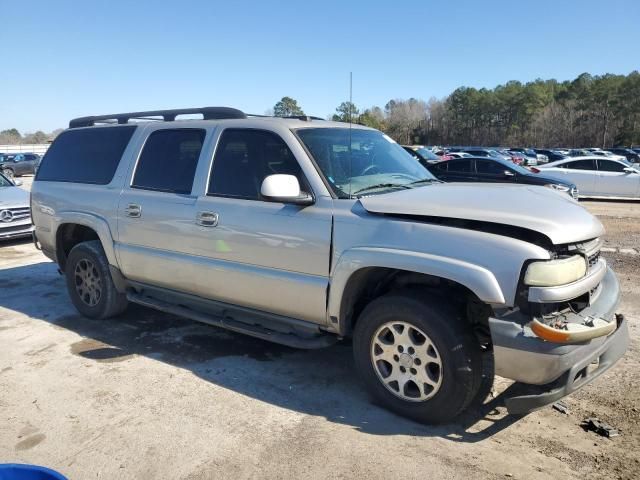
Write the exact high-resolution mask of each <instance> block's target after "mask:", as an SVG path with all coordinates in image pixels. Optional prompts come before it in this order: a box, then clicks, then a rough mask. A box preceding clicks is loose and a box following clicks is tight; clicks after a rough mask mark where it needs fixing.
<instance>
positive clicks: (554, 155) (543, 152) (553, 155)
mask: <svg viewBox="0 0 640 480" xmlns="http://www.w3.org/2000/svg"><path fill="white" fill-rule="evenodd" d="M533 151H534V152H536V153H539V154H541V155H546V156H547V158H548V159H549V162H555V161H557V160H563V159H565V158H567V156H566V155H563V154H561V153H558V152H555V151H553V150H549V149H546V148H534V149H533Z"/></svg>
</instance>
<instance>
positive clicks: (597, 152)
mask: <svg viewBox="0 0 640 480" xmlns="http://www.w3.org/2000/svg"><path fill="white" fill-rule="evenodd" d="M590 151H591V155H595V156H596V157H607V158H610V159H612V160H626V159H627V157H625V156H624V155H616V154H615V153H611V152H610V151H608V150H600V149H599V148H594V149H591V150H590Z"/></svg>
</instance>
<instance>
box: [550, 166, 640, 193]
mask: <svg viewBox="0 0 640 480" xmlns="http://www.w3.org/2000/svg"><path fill="white" fill-rule="evenodd" d="M538 169H539V170H540V172H542V173H544V174H545V176H550V177H555V178H558V179H561V180H564V181H565V182H570V183H575V184H576V185H577V187H578V191H579V192H580V197H595V198H597V197H603V198H640V168H638V167H635V166H633V165H631V164H630V163H629V162H627V161H626V160H617V159H612V158H608V157H607V158H604V157H599V156H588V157H587V156H585V157H569V158H565V159H563V160H558V161H556V162H551V163H548V164H546V165H541V166H539V167H538Z"/></svg>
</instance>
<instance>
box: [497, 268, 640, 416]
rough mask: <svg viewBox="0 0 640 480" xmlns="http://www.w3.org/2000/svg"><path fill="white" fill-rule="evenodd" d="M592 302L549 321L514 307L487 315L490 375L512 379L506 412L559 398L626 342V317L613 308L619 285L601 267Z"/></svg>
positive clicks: (598, 370)
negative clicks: (492, 363)
mask: <svg viewBox="0 0 640 480" xmlns="http://www.w3.org/2000/svg"><path fill="white" fill-rule="evenodd" d="M591 299H592V303H591V305H590V306H589V307H587V308H585V309H584V310H582V311H581V312H580V313H579V314H576V313H565V314H563V315H561V316H559V317H558V318H557V319H555V320H554V321H550V322H545V323H543V322H542V321H539V320H533V321H532V320H531V318H530V317H529V316H527V315H525V314H523V313H522V312H520V311H518V310H514V311H511V312H507V313H506V314H504V315H502V316H500V317H499V318H490V319H489V326H490V328H491V337H492V340H493V352H494V359H495V371H496V375H500V376H502V377H505V378H509V379H512V380H515V381H516V384H517V385H514V387H516V388H514V389H513V390H515V391H517V392H518V393H516V394H515V395H516V396H513V397H511V398H508V399H506V400H505V403H506V406H507V409H508V411H509V413H512V414H525V413H528V412H531V411H533V410H536V409H538V408H541V407H544V406H545V405H548V404H550V403H554V402H556V401H558V400H560V399H561V398H562V397H564V396H566V395H569V394H570V393H572V392H574V391H576V390H578V389H579V388H581V387H583V386H584V385H586V384H587V383H589V382H591V381H593V380H594V379H596V378H597V377H598V376H600V375H602V374H603V373H604V372H606V371H607V370H608V369H609V368H611V367H612V366H613V365H614V364H615V363H616V362H617V361H618V360H619V359H620V358H621V357H622V356H623V355H624V353H625V351H626V350H627V347H628V344H629V332H628V327H627V322H626V321H625V320H624V317H623V316H622V315H617V314H616V309H617V308H618V304H619V302H620V285H619V283H618V279H617V278H616V276H615V274H614V273H613V272H612V271H611V269H609V268H606V270H605V272H604V275H602V282H601V283H600V285H599V286H598V288H596V289H594V291H593V295H592V297H591Z"/></svg>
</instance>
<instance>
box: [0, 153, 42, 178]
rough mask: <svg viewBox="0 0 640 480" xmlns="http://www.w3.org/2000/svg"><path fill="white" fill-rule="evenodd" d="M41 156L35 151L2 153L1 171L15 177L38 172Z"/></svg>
mask: <svg viewBox="0 0 640 480" xmlns="http://www.w3.org/2000/svg"><path fill="white" fill-rule="evenodd" d="M39 163H40V156H39V155H36V154H35V153H3V154H1V155H0V173H2V174H3V175H4V176H5V177H9V178H13V177H19V176H21V175H31V174H35V173H36V169H37V167H38V165H39Z"/></svg>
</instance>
